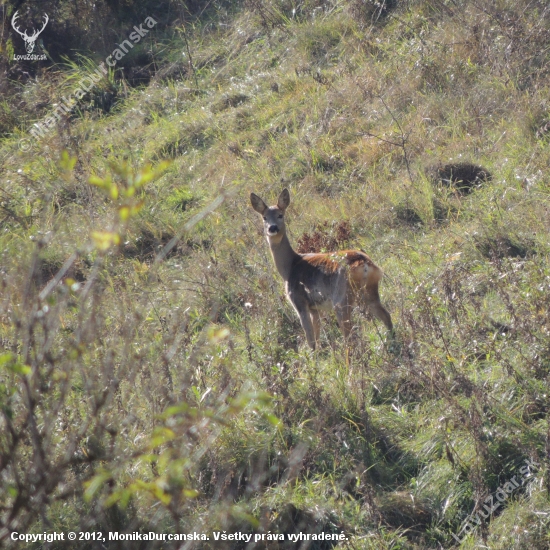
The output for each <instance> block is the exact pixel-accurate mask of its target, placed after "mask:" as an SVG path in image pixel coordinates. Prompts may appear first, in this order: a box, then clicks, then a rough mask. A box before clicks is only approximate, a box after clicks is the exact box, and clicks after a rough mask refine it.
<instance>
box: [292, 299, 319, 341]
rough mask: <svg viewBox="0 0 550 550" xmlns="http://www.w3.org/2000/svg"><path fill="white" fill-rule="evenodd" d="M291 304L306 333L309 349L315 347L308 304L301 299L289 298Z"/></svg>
mask: <svg viewBox="0 0 550 550" xmlns="http://www.w3.org/2000/svg"><path fill="white" fill-rule="evenodd" d="M291 302H292V305H293V306H294V309H295V310H296V313H297V314H298V317H300V323H301V324H302V328H303V329H304V332H305V333H306V339H307V343H308V344H309V347H310V348H311V349H313V350H314V349H315V342H316V338H315V330H314V328H313V323H312V322H311V316H310V314H311V310H310V309H309V306H308V305H307V303H306V302H305V301H304V302H301V301H296V302H295V301H293V300H292V299H291Z"/></svg>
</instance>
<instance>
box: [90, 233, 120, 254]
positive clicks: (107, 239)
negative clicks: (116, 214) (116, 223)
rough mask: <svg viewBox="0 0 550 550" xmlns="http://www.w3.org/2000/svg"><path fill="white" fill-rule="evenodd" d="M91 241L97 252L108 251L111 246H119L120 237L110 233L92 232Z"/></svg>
mask: <svg viewBox="0 0 550 550" xmlns="http://www.w3.org/2000/svg"><path fill="white" fill-rule="evenodd" d="M92 239H93V240H94V243H95V246H96V248H98V249H99V250H108V249H109V248H111V246H113V245H117V244H120V235H119V234H118V233H114V232H111V231H93V232H92Z"/></svg>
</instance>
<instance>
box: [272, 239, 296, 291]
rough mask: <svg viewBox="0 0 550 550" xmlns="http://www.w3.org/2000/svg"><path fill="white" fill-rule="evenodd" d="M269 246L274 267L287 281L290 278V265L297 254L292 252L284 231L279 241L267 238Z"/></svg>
mask: <svg viewBox="0 0 550 550" xmlns="http://www.w3.org/2000/svg"><path fill="white" fill-rule="evenodd" d="M268 241H269V248H270V249H271V255H272V256H273V261H274V262H275V267H276V268H277V271H278V272H279V274H280V275H281V277H282V278H283V279H284V280H285V281H288V279H289V278H290V271H291V269H292V265H293V264H294V262H295V260H296V258H298V257H299V254H297V253H296V252H294V249H293V248H292V246H291V244H290V241H289V240H288V237H287V236H286V233H285V234H284V235H283V237H282V238H281V240H280V241H277V242H275V241H273V240H271V239H268Z"/></svg>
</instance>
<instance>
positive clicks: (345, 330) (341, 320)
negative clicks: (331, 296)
mask: <svg viewBox="0 0 550 550" xmlns="http://www.w3.org/2000/svg"><path fill="white" fill-rule="evenodd" d="M334 311H335V312H336V317H337V319H338V324H339V325H340V330H341V331H342V334H343V335H344V340H345V341H346V342H347V341H348V338H349V335H350V333H351V328H352V325H351V305H350V304H349V303H341V304H336V305H335V306H334Z"/></svg>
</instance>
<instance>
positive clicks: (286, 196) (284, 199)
mask: <svg viewBox="0 0 550 550" xmlns="http://www.w3.org/2000/svg"><path fill="white" fill-rule="evenodd" d="M289 204H290V193H289V192H288V189H286V188H285V189H283V190H282V191H281V194H280V195H279V198H278V199H277V207H278V208H279V209H280V210H286V209H287V208H288V205H289Z"/></svg>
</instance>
